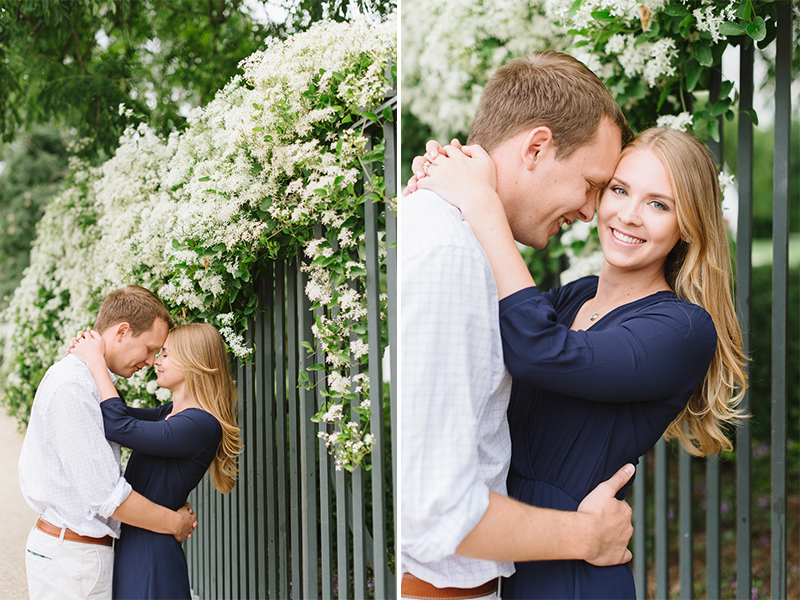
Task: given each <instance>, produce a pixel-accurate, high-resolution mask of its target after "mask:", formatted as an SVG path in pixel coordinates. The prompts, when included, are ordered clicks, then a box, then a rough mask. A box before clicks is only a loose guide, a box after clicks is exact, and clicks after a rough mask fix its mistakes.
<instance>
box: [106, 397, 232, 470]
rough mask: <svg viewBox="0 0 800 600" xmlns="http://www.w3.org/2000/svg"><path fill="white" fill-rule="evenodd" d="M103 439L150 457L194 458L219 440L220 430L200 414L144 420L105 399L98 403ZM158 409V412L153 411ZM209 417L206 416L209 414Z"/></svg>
mask: <svg viewBox="0 0 800 600" xmlns="http://www.w3.org/2000/svg"><path fill="white" fill-rule="evenodd" d="M100 409H101V410H102V411H103V424H104V426H105V434H106V438H107V439H109V440H111V441H113V442H117V443H118V444H120V445H122V446H126V447H128V448H131V449H132V450H137V451H139V452H144V453H146V454H151V455H153V456H165V457H171V458H182V457H190V456H195V455H197V454H198V453H200V452H202V451H203V450H204V449H205V448H207V447H208V445H209V444H210V443H212V442H213V440H214V436H216V438H217V439H219V436H220V435H221V431H222V430H221V427H220V425H219V423H218V422H217V420H216V419H214V418H213V417H212V418H210V419H208V418H202V417H205V416H206V415H208V413H205V412H203V411H199V413H201V416H200V418H198V416H199V415H198V411H191V410H186V411H182V412H180V413H178V414H176V415H174V416H172V417H170V418H169V419H163V420H160V421H145V420H142V419H137V418H135V417H133V416H132V415H131V414H130V408H129V407H128V406H127V405H126V404H125V403H124V402H123V401H122V400H121V399H120V398H109V399H108V400H104V401H103V402H102V403H101V404H100ZM155 410H158V409H155ZM209 416H210V415H209Z"/></svg>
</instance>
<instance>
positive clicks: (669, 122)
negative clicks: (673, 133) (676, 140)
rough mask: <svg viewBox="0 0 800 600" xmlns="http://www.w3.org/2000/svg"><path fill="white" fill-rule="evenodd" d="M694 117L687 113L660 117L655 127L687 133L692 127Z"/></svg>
mask: <svg viewBox="0 0 800 600" xmlns="http://www.w3.org/2000/svg"><path fill="white" fill-rule="evenodd" d="M693 119H694V115H692V113H689V112H682V113H681V114H679V115H662V116H660V117H658V120H657V121H656V126H657V127H667V128H669V129H677V130H678V131H689V128H690V127H691V126H692V120H693Z"/></svg>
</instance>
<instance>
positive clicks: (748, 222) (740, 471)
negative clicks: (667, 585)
mask: <svg viewBox="0 0 800 600" xmlns="http://www.w3.org/2000/svg"><path fill="white" fill-rule="evenodd" d="M754 50H755V42H753V41H751V42H750V43H749V44H747V45H744V44H743V47H742V49H741V52H740V61H739V126H738V136H737V146H738V150H737V153H738V156H737V169H736V171H737V173H736V176H737V179H738V181H739V216H738V219H737V231H736V299H737V302H736V308H737V317H738V319H739V323H740V324H741V326H742V346H743V349H744V355H745V356H750V308H751V303H752V300H751V292H752V287H753V284H752V277H753V258H752V252H753V121H752V119H751V118H750V115H749V114H748V112H747V111H748V110H751V109H752V108H753V61H754V55H755V51H754ZM745 369H746V370H747V373H748V376H749V374H750V366H749V364H747V363H746V364H745ZM741 408H742V410H743V411H744V412H745V413H747V414H749V413H750V392H749V391H746V392H745V394H744V397H743V398H742V403H741ZM752 445H753V444H752V429H751V425H750V421H749V420H748V419H745V420H744V421H743V422H742V423H741V424H740V425H739V427H738V428H737V430H736V448H737V452H736V580H737V588H736V597H737V598H738V599H739V600H749V599H750V590H751V589H752V587H753V574H752V565H753V551H752V541H751V538H752V534H751V532H752V528H753V523H752V491H751V469H752V467H751V457H752V450H751V449H752Z"/></svg>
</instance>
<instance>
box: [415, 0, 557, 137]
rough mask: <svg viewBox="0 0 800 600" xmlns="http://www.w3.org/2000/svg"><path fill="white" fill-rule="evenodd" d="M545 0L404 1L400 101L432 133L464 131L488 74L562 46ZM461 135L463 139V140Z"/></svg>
mask: <svg viewBox="0 0 800 600" xmlns="http://www.w3.org/2000/svg"><path fill="white" fill-rule="evenodd" d="M543 5H544V2H542V1H541V0H539V1H531V2H519V1H517V0H480V1H471V2H465V1H463V0H403V2H402V6H401V11H402V19H401V23H402V28H403V31H402V42H403V48H402V53H403V69H402V71H403V73H402V76H403V108H404V109H407V110H410V111H411V112H412V113H413V114H414V115H415V116H417V118H419V119H420V120H421V121H422V122H424V123H425V124H427V125H428V126H430V127H431V128H432V129H433V132H434V136H435V137H437V138H438V139H450V138H451V137H452V136H454V135H457V134H458V135H461V134H466V133H467V132H469V129H470V124H471V122H472V117H473V115H474V113H475V108H476V107H477V105H478V100H479V99H480V95H481V93H482V92H483V87H484V85H485V84H486V81H487V80H488V78H489V76H490V75H491V74H492V73H493V72H494V71H495V70H496V69H497V68H498V67H499V66H501V65H503V64H504V63H506V62H508V61H509V60H510V59H512V58H515V57H518V56H525V55H526V54H530V53H531V52H533V51H534V50H545V49H554V50H563V49H564V48H566V47H567V43H568V41H569V40H568V38H567V37H566V30H565V29H562V28H560V27H558V26H556V25H555V24H554V23H553V19H551V18H549V17H548V16H547V15H546V14H545V12H544V9H543ZM462 141H465V140H462Z"/></svg>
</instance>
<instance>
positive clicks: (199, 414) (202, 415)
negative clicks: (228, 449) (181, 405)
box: [178, 407, 222, 432]
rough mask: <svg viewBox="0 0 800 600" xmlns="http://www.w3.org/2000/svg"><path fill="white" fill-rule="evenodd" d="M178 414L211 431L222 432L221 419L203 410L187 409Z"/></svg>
mask: <svg viewBox="0 0 800 600" xmlns="http://www.w3.org/2000/svg"><path fill="white" fill-rule="evenodd" d="M178 414H182V415H184V416H185V417H186V418H188V419H191V420H192V421H194V422H195V423H197V424H198V425H201V426H203V427H205V428H207V429H208V430H210V431H214V432H217V431H219V432H221V431H222V425H221V424H220V422H219V419H217V417H215V416H214V415H212V414H211V413H210V412H208V411H207V410H203V409H202V408H197V407H191V408H185V409H183V410H182V411H181V412H180V413H178Z"/></svg>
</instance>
